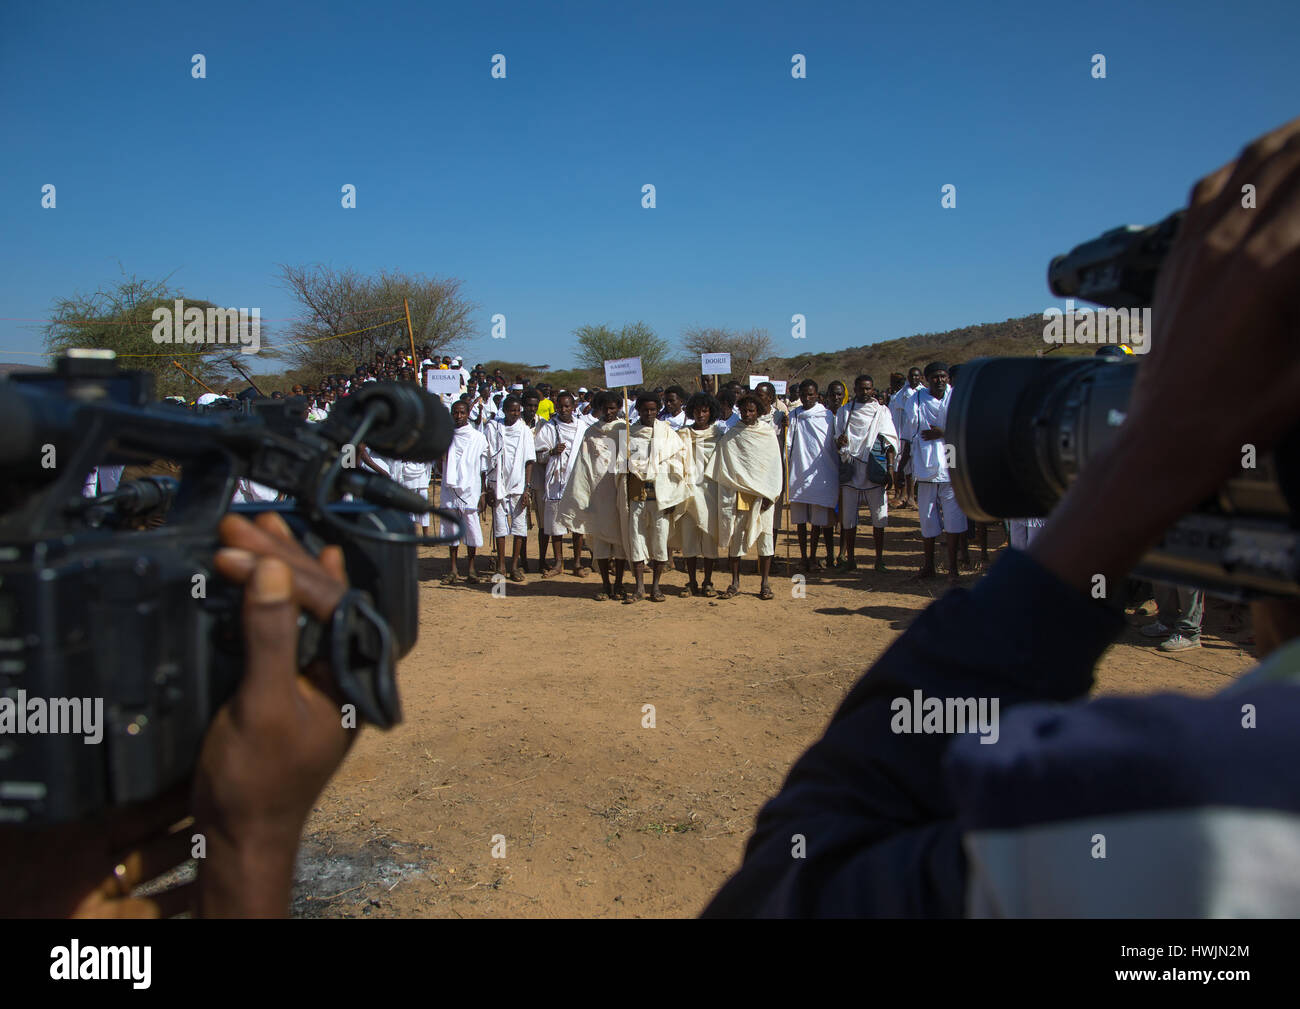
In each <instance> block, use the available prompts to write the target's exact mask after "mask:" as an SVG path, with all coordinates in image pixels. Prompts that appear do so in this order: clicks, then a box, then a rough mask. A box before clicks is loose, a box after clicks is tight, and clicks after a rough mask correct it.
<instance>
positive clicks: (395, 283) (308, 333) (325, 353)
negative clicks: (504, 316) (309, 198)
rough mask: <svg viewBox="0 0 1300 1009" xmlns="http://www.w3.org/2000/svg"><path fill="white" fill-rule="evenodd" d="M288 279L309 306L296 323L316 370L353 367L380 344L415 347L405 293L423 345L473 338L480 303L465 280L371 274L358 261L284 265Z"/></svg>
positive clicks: (437, 346)
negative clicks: (334, 265) (354, 265)
mask: <svg viewBox="0 0 1300 1009" xmlns="http://www.w3.org/2000/svg"><path fill="white" fill-rule="evenodd" d="M280 280H281V284H282V286H284V287H285V288H287V289H288V290H289V292H290V293H291V294H292V295H293V297H294V299H295V300H296V301H297V302H298V304H299V305H301V306H302V308H303V309H304V311H305V313H306V314H305V316H304V318H302V319H300V320H298V321H296V322H294V323H292V324H290V326H289V328H288V334H289V339H290V340H291V341H292V342H293V345H292V346H291V347H290V348H289V349H288V351H287V353H288V354H289V355H290V357H291V358H292V360H293V362H294V365H295V366H296V367H297V368H299V369H301V370H304V371H310V372H314V373H316V374H322V375H323V374H329V373H331V372H339V371H345V372H350V371H352V370H353V369H354V368H355V367H356V366H357V365H358V364H360V363H363V362H368V361H372V360H373V359H374V354H375V351H376V350H384V351H388V350H393V349H395V348H408V349H409V347H410V344H411V339H410V336H409V334H408V333H407V329H406V313H405V311H404V309H403V306H402V300H403V299H404V298H405V299H406V301H407V302H408V303H409V304H410V306H411V329H412V331H413V332H414V334H415V345H416V346H417V347H422V346H426V345H427V346H428V347H429V348H430V349H431V350H432V351H433V352H434V353H439V352H443V351H447V352H449V351H450V350H451V349H452V348H453V347H454V346H455V345H456V344H457V343H460V342H463V341H465V340H469V339H472V338H473V336H474V325H473V322H472V321H471V316H472V314H473V313H474V311H475V310H476V309H477V307H478V306H476V305H474V304H473V303H472V302H470V301H468V300H467V299H466V298H465V297H463V296H462V294H461V281H460V280H457V279H455V278H436V277H435V278H430V277H425V276H423V275H421V274H414V275H412V274H406V273H402V272H400V271H388V270H382V271H380V272H379V273H378V274H374V275H366V274H361V273H358V272H357V271H356V270H353V269H350V268H349V269H346V270H334V269H331V268H330V267H327V266H321V265H319V264H317V265H314V266H285V265H281V267H280Z"/></svg>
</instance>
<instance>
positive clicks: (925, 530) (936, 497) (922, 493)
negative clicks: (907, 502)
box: [916, 480, 966, 540]
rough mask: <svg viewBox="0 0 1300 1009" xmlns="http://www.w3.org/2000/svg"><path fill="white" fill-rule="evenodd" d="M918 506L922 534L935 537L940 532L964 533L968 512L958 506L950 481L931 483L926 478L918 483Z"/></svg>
mask: <svg viewBox="0 0 1300 1009" xmlns="http://www.w3.org/2000/svg"><path fill="white" fill-rule="evenodd" d="M916 507H917V510H918V511H920V513H921V535H922V536H924V537H925V538H926V539H928V540H929V539H934V537H936V536H938V535H939V533H940V532H945V533H964V532H965V531H966V514H965V512H963V511H962V510H961V509H960V508H959V507H957V495H956V494H954V493H953V492H952V484H950V483H931V482H929V481H926V480H922V481H919V482H918V483H917V485H916Z"/></svg>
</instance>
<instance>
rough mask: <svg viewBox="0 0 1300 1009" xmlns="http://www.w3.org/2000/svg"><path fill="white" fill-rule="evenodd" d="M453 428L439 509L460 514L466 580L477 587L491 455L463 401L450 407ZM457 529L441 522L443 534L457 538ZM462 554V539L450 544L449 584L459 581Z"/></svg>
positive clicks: (444, 464) (444, 467) (444, 469)
mask: <svg viewBox="0 0 1300 1009" xmlns="http://www.w3.org/2000/svg"><path fill="white" fill-rule="evenodd" d="M451 420H452V423H453V424H454V425H455V427H454V428H453V429H452V434H451V445H450V446H448V448H447V454H446V456H444V457H443V460H442V500H441V501H440V502H439V506H440V507H442V508H443V509H445V510H447V511H453V512H456V513H457V514H459V515H460V519H461V522H462V523H463V524H464V526H465V534H464V535H465V546H466V552H467V553H468V555H469V556H468V560H469V574H467V575H466V576H465V581H467V582H469V583H470V584H471V585H472V584H477V582H478V575H476V574H475V573H474V556H475V554H477V553H478V548H479V547H481V546H482V545H483V527H482V525H480V524H479V516H480V515H482V514H483V512H484V511H486V510H487V498H486V497H485V496H484V493H483V474H484V473H485V472H486V471H487V468H488V462H489V456H488V444H487V438H485V437H484V436H483V434H482V432H480V431H478V430H476V429H475V428H474V427H473V426H472V425H471V424H470V422H469V406H468V405H467V404H466V403H465V401H464V400H461V401H459V402H457V403H453V404H452V405H451ZM455 532H456V527H455V526H453V525H452V524H451V523H450V522H448V521H446V520H445V519H444V520H443V521H442V535H444V536H452V535H455ZM459 552H460V540H456V541H454V542H453V543H452V544H451V552H450V559H451V574H450V575H448V576H447V578H446V579H444V583H445V584H447V585H455V584H456V583H457V582H458V581H460V576H459V575H458V574H457V573H456V559H457V556H456V555H457V554H458V553H459Z"/></svg>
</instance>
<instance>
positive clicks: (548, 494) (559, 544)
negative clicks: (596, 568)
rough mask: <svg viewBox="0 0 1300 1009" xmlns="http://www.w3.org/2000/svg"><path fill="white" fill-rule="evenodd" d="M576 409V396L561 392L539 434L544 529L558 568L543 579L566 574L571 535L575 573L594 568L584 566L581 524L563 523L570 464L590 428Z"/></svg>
mask: <svg viewBox="0 0 1300 1009" xmlns="http://www.w3.org/2000/svg"><path fill="white" fill-rule="evenodd" d="M573 406H574V402H573V396H571V395H570V394H569V393H567V392H562V393H560V394H559V396H557V397H556V406H555V416H554V417H552V418H551V419H550V420H549V421H547V422H545V423H543V424H541V425H540V426H539V428H538V431H537V434H536V438H537V463H538V465H539V466H542V467H544V468H545V479H544V482H543V486H542V492H543V506H542V530H543V532H544V533H545V535H547V536H549V537H550V538H551V550H552V552H553V553H554V554H555V565H554V566H553V567H549V568H546V569H544V570H543V571H542V577H543V578H551V577H553V576H555V575H558V574H561V573H562V572H563V571H564V537H565V536H566V535H567V534H568V533H573V573H574V574H575V575H577V576H578V577H579V578H585V577H586V576H587V575H589V574H591V569H590V568H587V567H584V566H583V565H582V533H583V530H582V527H581V525H579V524H576V520H575V525H573V526H567V525H565V523H564V522H563V521H561V520H560V500H561V499H562V498H563V497H564V489H565V488H566V487H567V486H568V484H569V477H570V475H571V474H572V472H573V467H572V465H571V463H572V460H573V459H574V457H575V455H576V452H577V448H578V442H579V440H581V438H582V436H583V434H584V433H585V432H586V430H587V426H588V425H586V424H584V423H583V422H582V421H580V420H579V419H578V418H577V417H575V416H574V414H573Z"/></svg>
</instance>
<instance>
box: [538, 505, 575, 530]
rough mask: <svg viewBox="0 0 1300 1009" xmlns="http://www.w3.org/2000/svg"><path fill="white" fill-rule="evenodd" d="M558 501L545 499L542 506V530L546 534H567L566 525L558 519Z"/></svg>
mask: <svg viewBox="0 0 1300 1009" xmlns="http://www.w3.org/2000/svg"><path fill="white" fill-rule="evenodd" d="M559 513H560V502H558V501H547V502H546V503H545V504H544V505H543V506H542V531H543V532H544V533H545V534H546V535H547V536H567V535H568V534H569V532H570V530H569V529H568V527H567V526H565V525H564V523H563V522H561V521H560V520H559Z"/></svg>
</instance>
